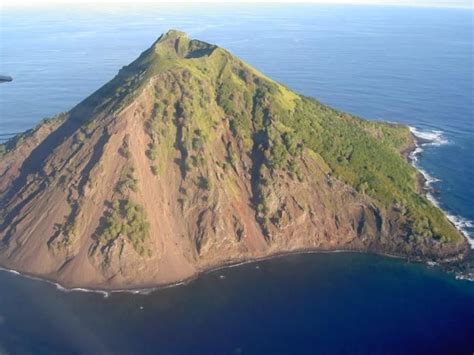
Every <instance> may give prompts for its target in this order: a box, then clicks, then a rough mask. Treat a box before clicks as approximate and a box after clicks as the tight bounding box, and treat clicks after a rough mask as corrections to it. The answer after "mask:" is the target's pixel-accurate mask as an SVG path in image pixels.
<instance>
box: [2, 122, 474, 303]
mask: <svg viewBox="0 0 474 355" xmlns="http://www.w3.org/2000/svg"><path fill="white" fill-rule="evenodd" d="M408 127H409V129H410V132H411V135H412V137H413V143H412V144H411V145H410V146H409V147H407V148H406V149H405V150H404V151H403V152H402V155H403V156H404V158H405V159H407V161H408V162H409V163H410V164H411V165H412V166H413V167H414V168H415V169H417V171H418V184H419V193H420V194H423V195H424V196H425V197H426V198H428V199H429V200H430V201H431V202H432V203H433V204H435V205H436V206H437V207H438V208H440V207H439V204H438V202H437V201H436V200H435V198H434V196H433V195H432V194H431V193H432V191H433V188H432V186H431V184H432V183H433V182H436V181H439V180H437V179H435V178H433V177H431V176H430V175H429V174H428V173H426V172H425V171H424V170H423V169H421V168H419V167H418V166H417V164H416V163H417V161H418V156H419V155H420V154H421V153H422V152H423V148H422V147H423V146H424V145H427V144H432V143H433V141H432V140H430V139H427V138H426V137H423V136H422V135H420V134H417V133H419V131H417V130H416V128H413V127H410V126H408ZM444 142H446V141H443V144H444ZM440 209H441V208H440ZM441 210H442V211H443V213H444V214H445V215H446V217H447V218H448V220H449V221H450V223H452V224H453V226H454V227H456V229H457V230H458V231H459V232H460V233H461V234H462V236H463V237H464V238H466V240H467V242H468V243H469V244H470V245H471V248H474V241H473V240H472V239H470V238H469V235H468V234H467V233H466V232H465V231H464V230H463V229H462V228H460V227H459V225H457V224H456V223H454V222H453V220H452V219H451V218H450V215H449V214H448V213H447V212H446V211H445V210H443V209H441ZM320 253H323V254H326V253H361V254H375V255H380V256H384V257H389V258H397V259H404V260H406V261H407V262H416V263H421V264H425V265H428V266H434V265H440V264H438V263H436V262H433V261H430V260H427V259H423V258H420V257H413V256H412V257H410V256H406V255H396V254H390V253H385V252H383V251H379V250H358V249H334V250H324V249H311V248H307V249H299V250H288V251H279V252H274V253H271V254H267V255H263V256H259V257H255V258H251V259H240V260H238V259H236V260H229V261H227V262H224V263H222V264H220V265H216V266H213V267H209V268H203V269H200V270H197V271H196V272H195V273H194V274H193V275H191V276H190V277H187V278H184V279H181V280H178V281H176V282H171V283H163V284H149V285H143V286H140V287H130V288H114V287H113V286H110V287H74V286H67V285H65V284H61V283H60V282H57V281H55V280H53V279H50V278H47V277H42V276H37V275H34V274H31V273H24V272H19V271H17V270H14V269H9V268H5V267H1V266H0V271H4V272H9V273H12V274H15V275H18V276H21V277H24V278H28V279H31V280H36V281H40V282H46V283H49V284H51V285H54V286H55V287H56V288H57V289H58V290H60V291H63V292H92V293H98V294H102V295H103V296H104V297H108V296H109V295H110V294H111V293H132V294H149V293H151V292H154V291H157V290H160V289H166V288H170V287H176V286H181V285H187V284H189V283H191V282H193V281H194V280H196V279H197V278H199V277H200V276H201V275H204V274H209V273H213V272H216V271H219V270H223V269H227V268H233V267H238V266H241V265H245V264H252V263H258V262H262V261H266V260H271V259H275V258H280V257H285V256H290V255H297V254H320ZM470 254H471V256H472V254H473V253H472V252H471V253H470ZM442 265H443V267H444V268H445V270H446V271H447V272H451V273H454V274H456V275H455V276H456V278H457V279H466V280H470V281H474V273H473V271H472V270H470V267H469V266H468V268H467V270H466V269H464V268H462V267H460V266H459V258H454V259H452V260H446V261H445V262H443V263H442Z"/></svg>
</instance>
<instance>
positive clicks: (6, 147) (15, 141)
mask: <svg viewBox="0 0 474 355" xmlns="http://www.w3.org/2000/svg"><path fill="white" fill-rule="evenodd" d="M66 116H67V114H65V113H61V114H58V115H56V116H54V117H52V118H44V119H43V120H41V122H40V123H38V124H37V125H36V126H35V127H34V128H32V129H29V130H27V131H25V132H22V133H19V134H17V135H15V136H14V137H12V138H10V139H9V140H7V141H6V142H5V143H0V159H1V158H2V157H3V156H4V155H5V154H7V153H9V152H11V151H13V150H15V149H17V148H19V147H20V146H21V145H22V144H23V143H24V142H25V141H26V140H27V139H28V138H30V137H32V136H33V135H34V134H35V133H36V132H38V131H39V130H40V129H41V128H44V127H48V126H49V127H57V126H59V124H61V123H62V122H63V121H64V120H65V119H66Z"/></svg>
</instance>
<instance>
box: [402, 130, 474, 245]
mask: <svg viewBox="0 0 474 355" xmlns="http://www.w3.org/2000/svg"><path fill="white" fill-rule="evenodd" d="M409 128H410V132H411V133H412V134H413V135H414V136H415V137H417V138H419V139H420V140H421V142H417V146H416V148H415V149H414V150H413V151H412V152H411V153H410V156H409V158H410V161H411V163H412V165H413V166H414V167H415V168H416V169H418V171H419V172H420V173H421V174H422V175H423V177H424V178H425V188H426V190H427V192H426V198H427V199H428V200H429V201H430V202H431V203H432V204H433V205H435V206H436V207H438V208H440V209H441V207H440V205H439V202H438V200H437V199H436V198H435V197H434V195H433V194H432V193H431V185H432V184H433V183H435V182H439V181H441V180H440V179H438V178H435V177H433V176H431V175H430V174H428V172H426V171H425V170H423V169H422V168H420V166H419V165H418V157H419V156H420V154H421V153H422V152H423V148H422V147H424V146H436V147H439V146H440V145H444V144H448V143H449V141H448V140H447V139H446V138H445V137H444V136H443V131H440V130H432V131H422V130H419V129H417V128H415V127H409ZM443 212H444V213H445V215H446V217H447V218H448V219H449V220H450V221H451V223H452V224H454V225H455V226H456V228H457V229H458V230H459V231H460V232H461V233H463V234H464V235H465V236H466V238H467V240H468V242H469V244H470V245H471V248H472V249H474V236H473V235H472V234H471V233H470V232H469V231H468V230H467V229H471V228H474V222H473V221H470V220H468V219H466V218H464V217H461V216H455V215H452V214H449V213H447V212H446V211H444V210H443Z"/></svg>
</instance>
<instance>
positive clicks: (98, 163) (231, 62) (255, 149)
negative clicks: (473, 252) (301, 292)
mask: <svg viewBox="0 0 474 355" xmlns="http://www.w3.org/2000/svg"><path fill="white" fill-rule="evenodd" d="M415 147H416V140H415V137H414V136H413V134H412V133H411V132H410V130H409V128H408V127H407V126H404V125H399V124H392V123H385V122H376V121H369V120H364V119H361V118H359V117H355V116H353V115H351V114H348V113H345V112H340V111H338V110H335V109H333V108H331V107H328V106H326V105H324V104H322V103H320V102H318V101H316V100H314V99H312V98H309V97H305V96H302V95H299V94H297V93H295V92H293V91H291V90H290V89H288V88H287V87H285V86H284V85H282V84H280V83H277V82H275V81H273V80H272V79H270V78H268V77H267V76H265V75H264V74H262V73H260V72H259V71H257V70H256V69H254V68H252V67H251V66H249V65H248V64H246V63H245V62H243V61H242V60H240V59H238V58H236V57H235V56H233V55H232V54H231V53H229V52H228V51H226V50H224V49H223V48H220V47H218V46H215V45H212V44H208V43H205V42H202V41H199V40H193V39H189V38H188V36H187V35H186V34H185V33H182V32H179V31H175V30H171V31H169V32H167V33H165V34H163V35H162V36H161V37H159V39H158V40H157V41H156V42H155V43H154V44H153V45H152V46H151V47H150V48H149V49H147V50H146V51H145V52H143V53H142V54H141V55H140V56H139V57H138V58H137V59H136V60H135V61H134V62H132V63H131V64H130V65H128V66H125V67H123V68H122V69H121V70H120V71H119V73H118V74H117V76H116V77H115V78H114V79H113V80H111V81H110V82H109V83H107V84H105V85H104V86H103V87H101V88H100V89H99V90H97V91H96V92H95V93H93V94H92V95H91V96H89V97H88V98H86V99H85V100H84V101H82V102H81V103H79V104H78V105H77V106H75V107H74V108H72V109H71V110H70V111H69V112H66V113H61V114H59V115H57V116H56V117H53V118H51V119H47V120H44V121H43V122H41V123H40V124H39V125H38V126H37V127H35V128H33V129H31V130H29V131H27V132H25V133H23V134H20V135H17V136H15V137H14V138H12V139H10V140H9V141H7V142H6V143H4V144H3V145H0V265H1V266H2V267H3V268H7V269H11V270H15V271H17V272H20V273H24V274H26V275H32V276H35V277H40V278H43V279H46V280H50V281H53V282H57V283H59V284H61V285H63V286H65V287H86V288H91V289H133V288H145V287H154V286H160V285H169V284H173V283H178V282H181V281H183V280H188V279H191V278H193V277H195V276H196V275H198V274H199V273H201V272H204V271H207V270H211V269H214V268H219V267H223V266H225V265H232V264H236V263H240V262H246V261H252V260H258V259H261V258H269V257H272V256H276V255H281V254H286V253H297V252H307V251H336V250H346V251H359V252H371V253H379V254H387V255H393V256H398V257H404V258H408V259H411V260H420V261H435V262H439V263H450V262H453V261H459V260H462V259H463V258H465V257H466V256H467V254H468V253H469V244H468V242H467V239H466V237H465V236H463V235H462V233H460V232H459V231H458V230H457V229H456V228H455V226H453V225H452V223H450V221H449V220H448V219H447V218H446V216H445V214H444V213H443V212H442V211H441V210H440V209H439V208H437V207H436V206H434V205H433V204H432V203H431V202H430V201H429V200H428V199H427V198H426V196H424V192H423V188H422V186H421V185H420V173H419V171H417V169H415V168H414V167H413V166H412V165H411V164H410V162H409V161H408V157H409V154H410V153H411V152H412V151H413V150H414V149H415Z"/></svg>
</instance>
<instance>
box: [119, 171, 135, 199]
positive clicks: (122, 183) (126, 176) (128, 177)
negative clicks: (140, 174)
mask: <svg viewBox="0 0 474 355" xmlns="http://www.w3.org/2000/svg"><path fill="white" fill-rule="evenodd" d="M116 189H117V192H119V193H120V194H121V195H122V196H125V195H126V193H127V192H128V191H133V192H137V190H138V179H136V178H135V168H134V167H133V166H131V165H129V166H127V167H126V168H125V169H124V171H123V172H122V175H121V176H120V180H119V181H118V183H117V187H116Z"/></svg>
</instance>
